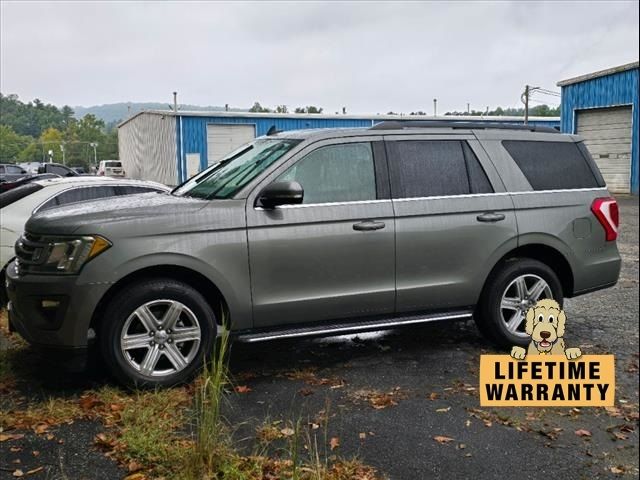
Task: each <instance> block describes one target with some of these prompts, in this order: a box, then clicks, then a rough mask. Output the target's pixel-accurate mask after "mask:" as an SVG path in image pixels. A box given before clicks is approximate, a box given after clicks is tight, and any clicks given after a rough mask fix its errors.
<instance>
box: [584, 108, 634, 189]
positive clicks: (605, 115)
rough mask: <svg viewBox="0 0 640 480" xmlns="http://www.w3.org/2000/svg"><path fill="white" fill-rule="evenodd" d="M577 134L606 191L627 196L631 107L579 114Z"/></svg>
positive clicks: (594, 110)
mask: <svg viewBox="0 0 640 480" xmlns="http://www.w3.org/2000/svg"><path fill="white" fill-rule="evenodd" d="M576 122H577V126H578V128H577V133H578V135H581V136H582V137H583V138H584V143H585V144H586V145H587V148H588V149H589V152H591V155H592V156H593V159H594V160H595V162H596V163H597V164H598V167H599V168H600V171H601V172H602V176H603V177H604V180H605V182H607V187H608V188H609V191H611V192H616V193H629V191H630V188H631V187H630V179H631V107H614V108H597V109H592V110H578V111H577V113H576Z"/></svg>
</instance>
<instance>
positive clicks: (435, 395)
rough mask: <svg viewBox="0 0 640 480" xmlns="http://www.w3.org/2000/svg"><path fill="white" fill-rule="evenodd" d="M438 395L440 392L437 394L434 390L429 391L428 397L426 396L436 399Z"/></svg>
mask: <svg viewBox="0 0 640 480" xmlns="http://www.w3.org/2000/svg"><path fill="white" fill-rule="evenodd" d="M438 397H440V394H438V393H436V392H431V393H430V394H429V397H428V398H429V400H437V399H438Z"/></svg>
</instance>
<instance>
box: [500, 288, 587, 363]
mask: <svg viewBox="0 0 640 480" xmlns="http://www.w3.org/2000/svg"><path fill="white" fill-rule="evenodd" d="M566 319H567V317H566V315H565V314H564V311H563V310H562V308H560V305H559V304H558V302H556V301H555V300H552V299H550V298H545V299H543V300H539V301H538V303H536V304H535V306H533V307H531V308H530V309H529V310H528V311H527V321H526V323H525V331H526V332H527V333H528V334H529V335H531V343H530V344H529V348H528V349H527V350H525V349H524V348H523V347H513V348H512V349H511V356H512V357H513V358H515V359H516V360H524V358H525V357H526V356H527V355H566V357H567V359H569V360H572V359H574V358H578V357H579V356H580V355H582V352H581V351H580V349H579V348H566V347H565V343H564V338H563V337H564V324H565V321H566Z"/></svg>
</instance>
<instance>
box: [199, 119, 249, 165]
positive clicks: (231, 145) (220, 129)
mask: <svg viewBox="0 0 640 480" xmlns="http://www.w3.org/2000/svg"><path fill="white" fill-rule="evenodd" d="M255 137H256V128H255V126H254V125H207V162H208V164H209V165H212V164H214V163H218V162H219V161H220V160H222V158H223V157H224V156H225V155H226V154H227V153H229V152H232V151H233V150H235V149H236V148H238V147H239V146H241V145H244V144H245V143H247V142H250V141H251V140H253V139H254V138H255Z"/></svg>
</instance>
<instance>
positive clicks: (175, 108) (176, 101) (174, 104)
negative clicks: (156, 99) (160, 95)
mask: <svg viewBox="0 0 640 480" xmlns="http://www.w3.org/2000/svg"><path fill="white" fill-rule="evenodd" d="M173 111H174V112H175V113H178V92H173Z"/></svg>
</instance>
